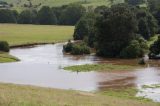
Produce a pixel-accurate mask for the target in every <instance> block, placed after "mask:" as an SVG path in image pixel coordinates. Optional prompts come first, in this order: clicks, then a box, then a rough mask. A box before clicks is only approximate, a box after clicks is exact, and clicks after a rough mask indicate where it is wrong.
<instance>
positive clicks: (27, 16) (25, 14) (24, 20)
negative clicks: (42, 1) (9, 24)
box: [18, 10, 37, 24]
mask: <svg viewBox="0 0 160 106" xmlns="http://www.w3.org/2000/svg"><path fill="white" fill-rule="evenodd" d="M36 18H37V12H36V11H31V10H24V11H22V12H21V13H20V14H19V18H18V23H20V24H35V23H37V19H36Z"/></svg>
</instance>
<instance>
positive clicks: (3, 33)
mask: <svg viewBox="0 0 160 106" xmlns="http://www.w3.org/2000/svg"><path fill="white" fill-rule="evenodd" d="M0 29H1V30H0V40H4V41H8V43H9V44H10V46H15V45H24V44H34V43H56V42H63V41H67V40H68V39H72V35H73V31H74V27H73V26H53V25H18V24H0Z"/></svg>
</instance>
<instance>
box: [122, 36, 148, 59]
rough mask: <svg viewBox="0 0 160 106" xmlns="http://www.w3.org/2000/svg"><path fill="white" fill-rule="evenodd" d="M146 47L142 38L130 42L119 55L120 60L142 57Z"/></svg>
mask: <svg viewBox="0 0 160 106" xmlns="http://www.w3.org/2000/svg"><path fill="white" fill-rule="evenodd" d="M147 50H148V45H147V42H146V41H145V40H144V39H143V38H138V39H135V40H132V41H131V42H130V44H129V45H128V46H127V47H126V48H124V49H123V50H122V51H121V53H120V57H121V58H138V57H143V56H144V55H145V53H147Z"/></svg>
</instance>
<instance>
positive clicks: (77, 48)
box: [63, 41, 90, 55]
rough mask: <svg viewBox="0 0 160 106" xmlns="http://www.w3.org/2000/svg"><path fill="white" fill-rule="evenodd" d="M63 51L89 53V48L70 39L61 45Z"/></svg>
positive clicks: (75, 53) (74, 53)
mask: <svg viewBox="0 0 160 106" xmlns="http://www.w3.org/2000/svg"><path fill="white" fill-rule="evenodd" d="M63 51H64V52H67V53H69V52H70V53H71V54H73V55H82V54H90V48H89V47H88V46H87V45H86V44H85V43H83V42H82V43H76V44H73V43H71V42H70V41H68V43H67V44H66V45H64V46H63Z"/></svg>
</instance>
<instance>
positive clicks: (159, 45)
mask: <svg viewBox="0 0 160 106" xmlns="http://www.w3.org/2000/svg"><path fill="white" fill-rule="evenodd" d="M149 50H150V53H149V55H150V56H156V55H159V54H160V36H159V37H158V40H157V41H155V42H154V44H152V45H151V46H150V49H149Z"/></svg>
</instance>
